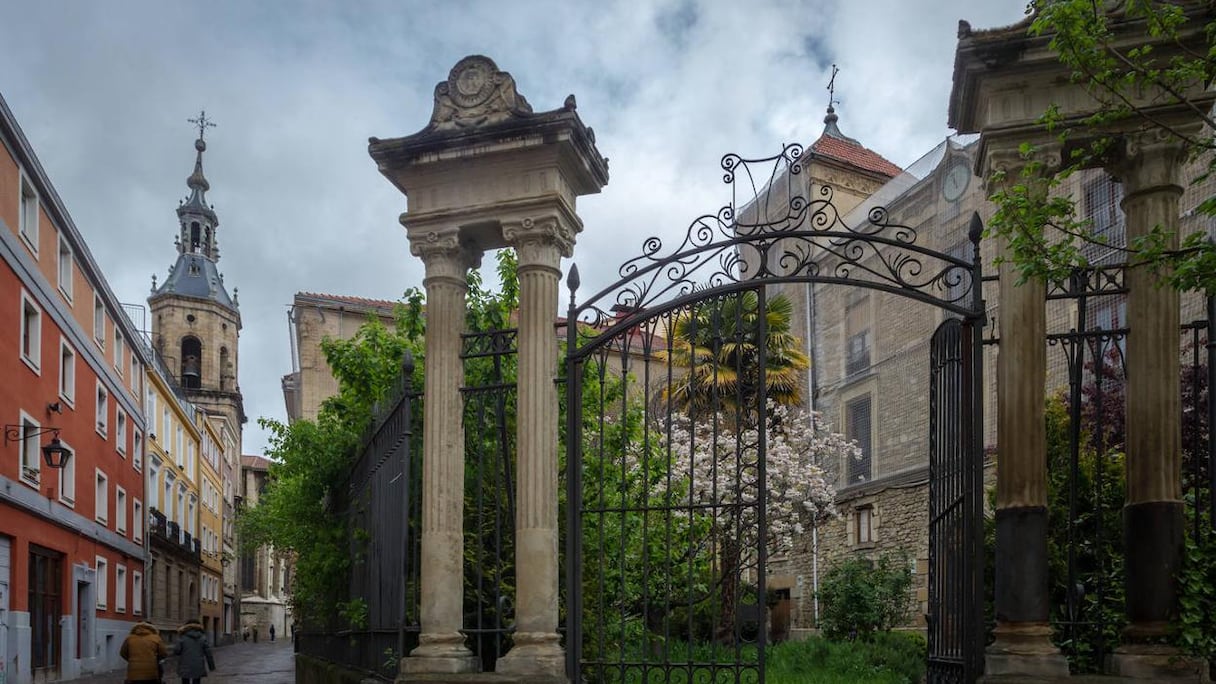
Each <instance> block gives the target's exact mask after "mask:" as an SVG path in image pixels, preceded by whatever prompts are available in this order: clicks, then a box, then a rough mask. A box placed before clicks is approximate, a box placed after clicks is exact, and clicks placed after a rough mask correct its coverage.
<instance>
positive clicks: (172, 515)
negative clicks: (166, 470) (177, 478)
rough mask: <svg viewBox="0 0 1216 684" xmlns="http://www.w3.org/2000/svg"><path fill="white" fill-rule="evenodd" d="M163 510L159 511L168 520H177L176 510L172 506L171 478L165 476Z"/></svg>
mask: <svg viewBox="0 0 1216 684" xmlns="http://www.w3.org/2000/svg"><path fill="white" fill-rule="evenodd" d="M164 504H165V508H164V509H162V510H161V512H162V513H164V514H165V517H166V518H168V519H169V520H177V513H176V509H175V508H174V506H173V477H172V476H170V475H165V501H164Z"/></svg>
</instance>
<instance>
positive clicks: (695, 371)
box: [658, 290, 810, 415]
mask: <svg viewBox="0 0 1216 684" xmlns="http://www.w3.org/2000/svg"><path fill="white" fill-rule="evenodd" d="M764 308H765V311H764V321H763V322H764V331H763V334H764V347H763V349H764V352H765V353H764V368H763V369H761V368H760V367H759V362H760V349H761V347H760V345H759V339H758V338H759V336H760V323H761V319H760V303H759V297H758V295H757V293H756V291H754V290H749V291H747V292H742V293H737V294H731V295H726V296H723V297H719V298H715V299H711V300H708V301H706V302H704V303H702V304H696V305H693V306H691V307H689V308H687V309H683V310H681V311H679V312H677V313H676V314H675V315H674V317H673V320H672V323H671V332H670V337H671V343H670V348H669V350H667V351H663V352H660V353H659V354H658V357H659V360H660V361H661V362H662V361H666V362H668V363H670V364H671V366H673V367H674V368H675V369H679V372H678V374H674V375H673V380H672V382H671V383H670V384H669V385H668V386H667V387H665V388H663V390H662V398H663V399H664V400H666V401H667V402H669V405H671V406H672V407H674V408H677V409H680V410H683V411H687V412H690V413H696V414H698V415H704V413H703V412H704V411H713V410H717V411H723V412H725V413H733V412H735V411H737V410H747V409H755V408H758V407H757V403H758V401H759V399H760V389H761V383H764V386H765V388H766V394H767V397H766V398H767V399H768V400H769V401H772V402H775V403H777V404H784V405H797V404H799V403H801V400H802V393H801V386H802V382H801V377H800V376H801V373H802V372H803V371H805V370H806V369H807V368H808V367H809V366H810V363H809V361H808V359H807V356H806V354H805V353H803V351H802V350H801V349H800V348H799V347H801V344H802V342H801V340H800V339H799V338H798V337H797V336H796V335H794V334H793V333H791V332H790V318H791V316H792V314H793V311H794V307H793V304H792V303H791V302H790V300H789V298H788V297H786V296H785V295H783V294H778V295H776V296H773V297H770V298H768V299H767V300H766V303H765V307H764Z"/></svg>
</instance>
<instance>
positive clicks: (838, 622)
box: [819, 554, 912, 639]
mask: <svg viewBox="0 0 1216 684" xmlns="http://www.w3.org/2000/svg"><path fill="white" fill-rule="evenodd" d="M911 588H912V569H911V567H910V566H909V565H908V560H907V558H905V557H898V558H892V557H891V556H888V555H887V554H883V555H882V556H880V557H879V559H878V562H877V563H874V562H872V561H870V560H868V559H864V558H847V559H845V560H843V561H841V562H840V563H837V564H836V565H834V566H833V567H832V568H831V569H829V570H828V571H827V573H825V574H824V577H823V579H822V580H821V581H820V583H819V596H820V606H821V608H820V621H819V628H820V629H821V630H822V631H823V634H824V636H826V637H827V638H829V639H870V638H871V637H872V636H873V635H874V634H875V633H876V632H889V631H891V630H892V629H894V628H895V627H898V626H899V625H902V624H904V622H905V621H906V620H907V618H908V611H909V610H910V608H911V600H910V599H911V595H910V594H909V591H910V590H911Z"/></svg>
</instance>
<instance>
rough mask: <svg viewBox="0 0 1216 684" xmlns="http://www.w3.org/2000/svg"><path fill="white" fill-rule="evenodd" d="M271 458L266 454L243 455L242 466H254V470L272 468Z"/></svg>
mask: <svg viewBox="0 0 1216 684" xmlns="http://www.w3.org/2000/svg"><path fill="white" fill-rule="evenodd" d="M270 463H271V461H270V459H269V458H266V457H264V456H248V455H245V456H241V467H242V468H253V469H254V470H270Z"/></svg>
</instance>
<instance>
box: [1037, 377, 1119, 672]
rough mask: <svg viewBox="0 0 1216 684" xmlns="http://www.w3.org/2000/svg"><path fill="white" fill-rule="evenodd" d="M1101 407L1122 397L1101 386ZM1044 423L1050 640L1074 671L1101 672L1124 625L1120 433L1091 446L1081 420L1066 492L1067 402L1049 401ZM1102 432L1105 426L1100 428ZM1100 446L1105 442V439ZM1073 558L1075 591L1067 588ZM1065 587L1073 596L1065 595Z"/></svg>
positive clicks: (1088, 423)
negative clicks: (1103, 657)
mask: <svg viewBox="0 0 1216 684" xmlns="http://www.w3.org/2000/svg"><path fill="white" fill-rule="evenodd" d="M1106 392H1107V393H1108V394H1106V395H1104V400H1105V401H1106V402H1107V403H1114V402H1115V401H1117V399H1116V398H1115V397H1117V396H1121V395H1119V394H1114V393H1112V391H1111V389H1110V388H1107V390H1106ZM1046 421H1047V471H1048V480H1047V526H1048V527H1047V529H1048V533H1047V563H1048V577H1049V578H1050V584H1049V587H1048V591H1049V594H1050V602H1051V605H1052V613H1051V619H1052V623H1053V635H1052V636H1053V640H1054V642H1055V643H1056V645H1057V646H1059V647H1060V650H1061V651H1062V652H1063V653H1064V654H1065V655H1066V656H1067V657H1068V659H1069V664H1070V666H1071V668H1072V670H1073V672H1077V673H1087V672H1101V671H1102V667H1103V663H1102V661H1101V659H1100V656H1101V655H1102V654H1110V653H1112V652H1113V651H1114V649H1115V647H1116V646H1118V645H1119V633H1120V631H1121V630H1122V629H1123V626H1124V625H1125V624H1126V621H1127V618H1126V617H1125V615H1124V612H1125V611H1124V603H1125V601H1124V596H1125V589H1124V582H1123V555H1124V550H1123V522H1122V512H1123V501H1124V459H1123V453H1122V451H1121V449H1122V448H1123V445H1122V436H1121V435H1115V437H1116V438H1115V439H1111V437H1112V435H1111V433H1110V432H1109V430H1108V431H1107V437H1106V439H1107V440H1111V443H1109V444H1108V445H1107V447H1106V448H1105V449H1103V450H1102V451H1098V450H1097V448H1096V447H1095V446H1094V440H1093V439H1091V438H1092V437H1093V435H1094V427H1093V422H1092V419H1091V420H1089V421H1087V420H1086V416H1085V415H1083V416H1082V431H1081V433H1080V436H1079V439H1080V450H1079V452H1078V456H1077V469H1076V478H1077V479H1076V481H1075V483H1074V486H1075V489H1073V490H1070V488H1069V478H1070V477H1071V472H1072V469H1071V464H1070V460H1071V459H1070V456H1069V453H1070V446H1069V444H1070V433H1069V425H1070V421H1069V416H1068V402H1067V401H1066V400H1065V398H1064V397H1063V396H1055V397H1052V398H1049V399H1048V401H1047V404H1046ZM1104 427H1105V428H1109V427H1110V426H1108V425H1104ZM1104 441H1105V440H1104ZM1070 491H1071V492H1073V496H1074V497H1075V499H1074V502H1073V506H1075V513H1074V514H1073V521H1074V523H1073V531H1072V533H1071V536H1070V534H1069V531H1068V519H1069V516H1070V510H1073V509H1072V508H1071V507H1070V502H1069V499H1070ZM1070 553H1071V554H1072V559H1073V564H1074V567H1075V586H1074V587H1071V588H1070V587H1069V585H1068V561H1069V554H1070ZM1070 589H1071V591H1070Z"/></svg>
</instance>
